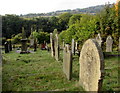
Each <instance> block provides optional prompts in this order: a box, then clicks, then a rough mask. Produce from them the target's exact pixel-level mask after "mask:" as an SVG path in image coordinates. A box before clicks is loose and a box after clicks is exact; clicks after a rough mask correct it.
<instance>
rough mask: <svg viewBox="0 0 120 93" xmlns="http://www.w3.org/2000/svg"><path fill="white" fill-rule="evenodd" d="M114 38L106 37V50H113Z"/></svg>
mask: <svg viewBox="0 0 120 93" xmlns="http://www.w3.org/2000/svg"><path fill="white" fill-rule="evenodd" d="M112 44H113V39H112V37H111V36H108V37H107V39H106V52H112Z"/></svg>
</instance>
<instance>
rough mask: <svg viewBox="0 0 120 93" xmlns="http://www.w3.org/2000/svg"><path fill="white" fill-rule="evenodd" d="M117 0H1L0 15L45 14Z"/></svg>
mask: <svg viewBox="0 0 120 93" xmlns="http://www.w3.org/2000/svg"><path fill="white" fill-rule="evenodd" d="M116 1H117V0H2V1H1V2H0V15H5V14H17V15H20V14H28V13H47V12H53V11H57V10H67V9H71V10H72V9H76V8H86V7H90V6H95V5H101V4H105V3H108V2H109V3H110V4H112V3H115V2H116Z"/></svg>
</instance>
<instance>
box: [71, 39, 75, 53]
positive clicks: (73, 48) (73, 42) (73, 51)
mask: <svg viewBox="0 0 120 93" xmlns="http://www.w3.org/2000/svg"><path fill="white" fill-rule="evenodd" d="M71 47H72V54H73V55H75V41H74V39H72V46H71Z"/></svg>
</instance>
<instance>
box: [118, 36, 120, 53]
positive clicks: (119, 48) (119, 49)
mask: <svg viewBox="0 0 120 93" xmlns="http://www.w3.org/2000/svg"><path fill="white" fill-rule="evenodd" d="M118 51H119V52H120V37H119V46H118Z"/></svg>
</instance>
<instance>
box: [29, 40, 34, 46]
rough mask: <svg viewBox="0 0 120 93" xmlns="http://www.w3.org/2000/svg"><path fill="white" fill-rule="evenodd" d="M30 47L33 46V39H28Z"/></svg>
mask: <svg viewBox="0 0 120 93" xmlns="http://www.w3.org/2000/svg"><path fill="white" fill-rule="evenodd" d="M30 46H31V47H32V46H34V39H32V38H31V39H30Z"/></svg>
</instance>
